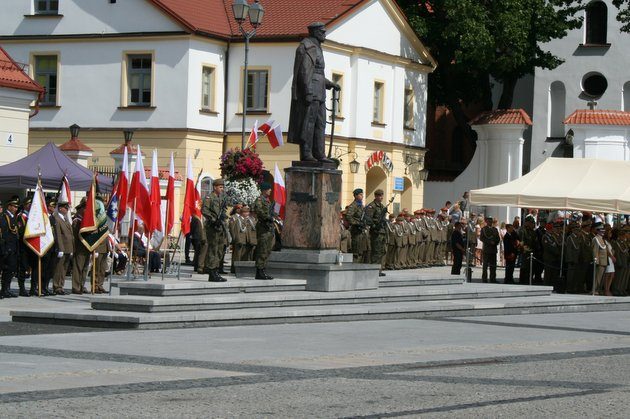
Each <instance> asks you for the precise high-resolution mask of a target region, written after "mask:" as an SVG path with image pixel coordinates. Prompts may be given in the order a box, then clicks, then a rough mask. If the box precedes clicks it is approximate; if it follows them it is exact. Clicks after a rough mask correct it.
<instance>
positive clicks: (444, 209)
mask: <svg viewBox="0 0 630 419" xmlns="http://www.w3.org/2000/svg"><path fill="white" fill-rule="evenodd" d="M440 211H444V212H447V211H448V208H446V207H443V208H442V209H441V210H440Z"/></svg>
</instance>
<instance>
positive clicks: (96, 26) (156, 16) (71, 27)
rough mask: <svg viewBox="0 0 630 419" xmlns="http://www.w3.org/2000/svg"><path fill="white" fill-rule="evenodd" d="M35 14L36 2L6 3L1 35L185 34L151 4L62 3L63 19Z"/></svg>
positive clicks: (140, 0)
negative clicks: (162, 32) (169, 32)
mask: <svg viewBox="0 0 630 419" xmlns="http://www.w3.org/2000/svg"><path fill="white" fill-rule="evenodd" d="M33 13H34V1H33V0H2V13H0V34H2V35H34V34H41V35H49V34H52V35H62V34H79V33H93V34H110V33H121V32H152V31H181V30H182V26H180V25H179V24H178V23H176V22H175V21H174V20H173V19H172V18H170V17H168V16H167V15H166V14H164V13H163V12H162V11H161V10H159V9H158V8H157V7H155V5H153V4H151V3H150V2H149V1H148V0H121V1H118V2H116V3H115V4H111V3H109V1H108V0H74V1H70V0H60V1H59V15H60V16H57V17H45V18H39V17H28V15H32V14H33ZM25 15H26V17H25Z"/></svg>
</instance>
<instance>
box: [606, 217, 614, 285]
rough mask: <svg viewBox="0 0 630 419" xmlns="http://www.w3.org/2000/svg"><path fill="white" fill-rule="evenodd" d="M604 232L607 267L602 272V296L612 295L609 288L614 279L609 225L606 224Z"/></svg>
mask: <svg viewBox="0 0 630 419" xmlns="http://www.w3.org/2000/svg"><path fill="white" fill-rule="evenodd" d="M605 228H606V232H605V233H604V242H606V253H608V265H607V266H606V270H605V271H604V294H605V295H609V296H611V295H613V294H612V292H611V291H610V286H611V285H612V283H613V280H614V279H615V260H616V259H615V255H614V253H613V249H612V245H611V244H610V240H611V238H612V228H611V227H610V224H606V227H605Z"/></svg>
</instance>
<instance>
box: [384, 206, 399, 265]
mask: <svg viewBox="0 0 630 419" xmlns="http://www.w3.org/2000/svg"><path fill="white" fill-rule="evenodd" d="M386 227H387V252H386V255H385V269H395V267H394V258H395V256H396V253H397V251H398V250H397V249H396V217H394V214H389V220H388V221H387V225H386Z"/></svg>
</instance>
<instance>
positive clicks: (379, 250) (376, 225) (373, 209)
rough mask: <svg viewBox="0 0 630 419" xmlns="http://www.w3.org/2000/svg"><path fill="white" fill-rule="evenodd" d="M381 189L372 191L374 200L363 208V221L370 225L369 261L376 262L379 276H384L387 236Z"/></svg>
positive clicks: (385, 213) (385, 210) (385, 211)
mask: <svg viewBox="0 0 630 419" xmlns="http://www.w3.org/2000/svg"><path fill="white" fill-rule="evenodd" d="M384 194H385V193H384V192H383V190H382V189H377V190H376V191H374V201H372V202H370V204H369V205H368V206H367V207H366V208H365V221H366V224H367V225H368V226H369V227H370V245H371V247H372V253H371V255H370V263H374V264H378V265H379V266H380V267H381V268H380V270H379V273H378V275H379V276H385V274H384V273H383V256H385V244H386V240H387V236H386V233H385V229H386V227H385V222H386V220H387V207H386V206H385V205H383V195H384Z"/></svg>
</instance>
